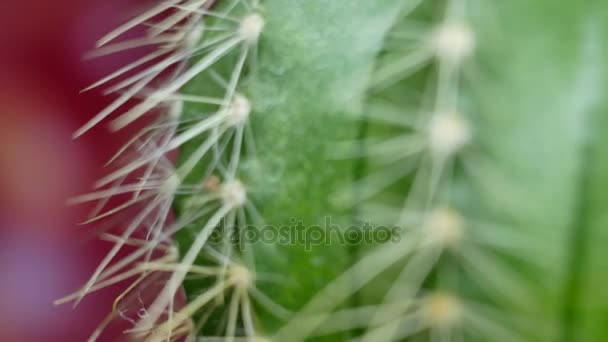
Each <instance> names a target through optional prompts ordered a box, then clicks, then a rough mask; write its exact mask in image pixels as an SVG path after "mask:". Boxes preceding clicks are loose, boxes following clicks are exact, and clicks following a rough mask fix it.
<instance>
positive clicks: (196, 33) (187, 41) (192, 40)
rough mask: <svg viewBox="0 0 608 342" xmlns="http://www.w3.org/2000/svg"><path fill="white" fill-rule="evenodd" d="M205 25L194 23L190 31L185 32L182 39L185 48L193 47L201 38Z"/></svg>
mask: <svg viewBox="0 0 608 342" xmlns="http://www.w3.org/2000/svg"><path fill="white" fill-rule="evenodd" d="M204 32H205V27H204V26H203V25H196V26H195V27H194V28H193V29H192V30H191V31H190V32H188V33H187V34H186V36H185V37H184V40H183V43H182V44H183V47H184V49H186V50H190V49H192V48H194V47H195V46H196V45H197V44H198V42H200V41H201V39H203V34H204Z"/></svg>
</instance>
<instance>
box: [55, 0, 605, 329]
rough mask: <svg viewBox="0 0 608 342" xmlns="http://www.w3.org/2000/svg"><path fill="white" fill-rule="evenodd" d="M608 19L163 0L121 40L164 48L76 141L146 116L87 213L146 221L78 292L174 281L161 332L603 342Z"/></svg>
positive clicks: (542, 8)
mask: <svg viewBox="0 0 608 342" xmlns="http://www.w3.org/2000/svg"><path fill="white" fill-rule="evenodd" d="M602 8H603V6H602V5H601V4H599V3H594V2H568V3H558V2H555V1H551V0H538V1H534V2H530V1H524V0H511V1H482V0H424V1H423V0H377V1H360V0H358V1H348V0H333V1H317V0H309V1H298V0H263V1H255V0H234V1H230V0H222V1H217V2H215V1H212V0H162V1H158V3H157V4H156V5H154V6H153V7H151V8H150V9H149V10H147V11H146V12H144V13H142V14H141V15H139V16H137V17H135V18H134V19H133V20H131V21H129V22H127V23H126V24H125V25H124V26H121V27H119V28H117V29H116V30H115V31H113V32H111V33H110V34H108V35H107V36H106V37H103V38H102V39H101V40H100V41H99V44H98V45H99V47H98V50H97V51H96V54H105V53H112V52H114V51H117V50H122V49H130V48H134V47H139V46H142V45H146V46H152V47H153V48H152V50H151V52H149V54H148V55H146V56H144V57H142V58H141V59H139V60H137V61H134V62H133V63H132V64H129V65H126V66H125V67H124V68H122V69H120V70H117V72H116V73H114V74H112V75H109V76H108V77H107V78H105V79H103V80H100V82H97V83H96V84H94V85H92V86H91V87H90V89H88V90H94V89H98V88H101V87H103V88H105V90H106V92H108V93H112V94H116V96H117V99H116V101H115V102H114V103H113V104H112V105H111V106H110V107H108V108H107V109H106V110H104V111H103V112H101V113H99V114H98V115H97V116H96V117H95V118H94V119H93V120H91V122H89V123H88V124H87V125H85V126H84V127H83V128H82V129H81V130H79V131H77V132H76V133H75V136H79V135H81V134H85V133H86V131H87V130H89V129H91V128H92V127H94V126H97V125H99V124H103V123H105V122H108V124H109V127H110V129H111V130H115V131H118V130H123V129H129V128H130V127H132V123H133V122H136V121H138V122H141V121H143V122H145V123H146V125H145V128H143V129H141V130H135V132H134V133H133V139H132V140H131V141H130V142H129V143H128V144H126V145H125V146H124V148H123V149H121V150H120V151H117V154H116V156H115V157H114V158H112V160H111V161H110V163H109V165H110V167H112V169H111V171H110V172H109V173H108V175H107V176H106V177H104V178H103V179H101V180H100V181H99V182H98V183H97V184H96V185H95V186H96V189H95V190H94V191H93V192H91V193H89V194H85V195H83V196H81V197H78V198H75V199H74V200H73V201H74V202H75V203H81V202H98V203H99V204H98V205H97V207H96V208H95V209H96V210H95V211H94V213H93V215H92V216H91V219H90V220H88V222H91V223H92V222H98V221H106V220H108V219H119V220H128V222H129V224H128V227H127V228H126V229H125V230H123V231H121V232H119V233H118V234H109V233H105V234H103V236H102V237H103V238H105V239H109V240H111V241H113V242H114V243H115V244H114V248H113V249H112V250H111V251H110V253H109V254H108V256H107V257H106V258H105V259H104V260H103V261H102V263H101V264H100V265H99V267H98V268H97V270H96V271H95V273H94V274H93V275H92V276H91V278H90V281H89V282H88V283H86V284H84V286H83V287H82V288H81V289H80V290H78V291H77V292H75V293H74V294H73V295H71V296H68V297H66V298H65V299H64V300H63V301H67V300H77V301H78V300H80V299H82V298H83V297H84V296H86V295H87V294H88V293H90V292H92V291H95V290H97V289H100V288H103V287H105V286H107V285H108V284H111V283H114V282H118V281H122V280H125V279H128V280H129V281H130V283H131V284H132V285H131V286H130V287H129V289H128V290H127V291H125V293H123V295H121V296H120V297H119V298H117V301H116V303H115V307H116V310H115V311H116V312H114V313H113V315H110V316H109V317H110V319H111V318H114V317H115V316H116V313H117V312H118V311H120V310H119V308H120V307H121V306H128V305H131V304H129V303H132V301H133V299H132V297H136V296H140V297H141V294H142V293H148V292H146V291H145V289H146V288H149V287H151V286H153V285H152V284H157V283H158V282H159V281H160V283H161V285H162V286H160V287H161V288H160V289H159V290H158V291H155V292H154V293H153V296H151V298H149V299H147V300H146V302H147V303H145V304H146V305H145V307H144V308H142V310H143V311H142V313H141V314H140V315H139V316H138V317H137V319H135V320H133V327H132V329H130V330H129V331H128V332H129V333H131V334H133V335H134V336H136V337H137V338H141V339H143V340H146V341H165V340H166V341H172V340H176V339H178V338H181V337H187V338H188V340H194V339H195V338H196V337H199V336H203V337H208V338H211V337H216V338H218V339H219V340H226V341H240V340H246V341H254V340H256V341H261V340H269V341H304V340H320V341H342V340H351V339H354V340H361V341H400V340H410V339H411V340H423V341H424V340H430V341H556V340H563V341H602V340H603V339H604V338H605V336H606V331H605V327H604V326H602V319H601V318H599V316H601V315H598V314H601V313H602V312H603V311H604V308H605V307H606V302H607V301H608V300H607V298H605V296H602V295H601V293H602V292H603V289H602V287H601V285H602V284H603V280H604V278H603V275H602V269H603V267H604V266H603V265H602V261H601V260H602V256H601V255H599V254H598V253H601V252H600V251H601V246H600V245H599V244H600V243H601V241H603V236H602V234H603V220H604V215H603V208H602V204H603V203H604V195H603V192H602V186H601V185H602V184H604V183H606V180H605V179H604V178H605V176H604V174H603V172H602V171H604V170H606V161H605V160H604V157H603V154H602V147H603V144H605V143H606V142H605V141H604V140H605V139H604V138H602V135H601V131H600V129H601V127H603V124H604V121H605V120H604V119H603V118H604V116H602V109H603V107H602V104H603V103H602V95H601V94H602V91H603V89H604V86H605V83H604V76H605V72H604V69H603V59H602V56H603V52H604V51H603V49H604V42H603V40H602V35H603V33H605V32H604V27H603V22H602V19H604V18H602V17H601V13H602ZM136 26H148V28H147V31H146V35H145V37H143V38H137V39H135V40H129V39H127V38H124V39H123V38H122V37H123V35H124V34H126V33H127V32H128V31H130V30H131V29H133V28H134V27H136ZM121 39H122V40H121ZM133 99H139V102H137V103H135V104H134V105H131V106H129V104H130V103H131V102H130V101H131V100H133ZM118 111H119V112H118ZM159 111H160V114H158V112H159ZM111 116H112V117H111ZM175 151H179V156H178V157H177V160H176V158H175ZM116 197H119V198H121V199H122V200H121V202H120V204H118V205H115V206H114V207H111V209H104V208H106V205H107V204H108V201H111V200H112V199H113V198H116ZM174 214H175V217H176V218H175V220H173V216H174ZM300 237H302V238H301V239H300ZM127 247H128V248H127ZM126 249H127V250H129V252H128V253H125V252H124V250H126ZM133 279H134V280H133ZM181 289H185V293H186V297H187V302H186V304H184V305H177V304H176V303H177V300H176V298H177V297H179V296H180V293H181ZM148 294H149V293H148ZM106 323H107V322H104V323H103V324H102V325H100V328H99V329H98V330H97V331H95V332H94V333H93V335H92V337H91V340H95V339H97V338H98V337H99V334H100V333H101V331H102V330H103V327H104V324H106ZM203 340H205V339H203Z"/></svg>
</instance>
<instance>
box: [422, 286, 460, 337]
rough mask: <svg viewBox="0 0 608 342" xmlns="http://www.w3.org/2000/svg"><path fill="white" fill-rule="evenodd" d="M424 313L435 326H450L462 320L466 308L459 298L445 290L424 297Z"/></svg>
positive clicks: (427, 319)
mask: <svg viewBox="0 0 608 342" xmlns="http://www.w3.org/2000/svg"><path fill="white" fill-rule="evenodd" d="M422 309H423V315H424V318H425V320H426V321H427V322H428V323H429V324H430V325H431V326H432V327H435V328H449V327H453V326H455V325H458V323H460V322H461V321H462V316H463V313H464V308H463V307H462V303H461V302H460V300H459V299H458V298H456V297H455V296H453V295H451V294H449V293H443V292H436V293H433V294H430V295H428V296H427V297H426V298H425V299H424V304H423V307H422Z"/></svg>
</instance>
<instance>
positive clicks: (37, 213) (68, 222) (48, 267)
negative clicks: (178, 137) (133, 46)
mask: <svg viewBox="0 0 608 342" xmlns="http://www.w3.org/2000/svg"><path fill="white" fill-rule="evenodd" d="M144 4H145V1H141V0H104V1H97V0H53V1H49V0H19V1H6V0H5V1H0V26H1V28H2V29H1V30H0V341H7V342H9V341H19V342H29V341H45V342H54V341H58V342H59V341H61V342H72V341H75V342H76V341H85V340H86V338H87V337H88V335H89V334H90V332H91V331H92V330H93V329H94V328H95V327H96V326H97V325H98V324H99V323H100V322H101V321H102V320H103V318H104V317H105V316H106V314H107V313H108V312H109V310H110V308H111V305H112V300H113V298H114V296H115V295H116V293H118V292H119V291H120V289H121V285H118V286H114V287H112V288H110V289H107V290H104V291H101V292H99V293H96V294H94V295H92V296H90V297H87V299H85V300H84V301H83V302H82V303H81V304H80V305H79V306H78V307H77V308H76V309H73V308H72V305H71V304H67V305H63V306H59V307H56V306H54V305H53V304H52V302H53V300H55V299H58V298H60V297H62V296H64V295H66V294H68V293H70V292H73V291H74V290H76V289H77V288H78V287H79V286H80V285H82V284H83V282H84V281H86V279H87V278H88V277H89V276H90V275H91V273H92V272H93V270H94V268H95V265H96V263H97V262H98V261H99V260H100V259H101V258H102V256H103V255H104V253H105V251H107V249H108V244H105V243H103V242H100V241H99V240H97V239H94V238H93V234H92V232H91V229H90V228H89V227H88V226H81V225H78V224H77V222H79V221H80V220H82V219H83V218H84V217H85V216H86V214H87V212H86V211H85V210H86V208H85V207H69V206H67V205H66V199H67V198H69V197H70V196H73V195H76V194H82V193H84V192H86V191H87V190H88V189H90V185H91V183H92V182H93V181H94V180H95V179H97V178H99V177H100V175H101V174H102V173H103V168H102V165H103V163H104V161H105V160H107V158H108V157H109V156H110V155H111V153H112V151H115V150H116V147H117V146H119V145H120V144H121V142H122V141H124V139H123V137H122V136H120V135H110V134H109V133H108V132H107V131H106V130H105V129H96V130H93V131H91V132H90V133H89V134H87V135H85V136H84V137H82V138H79V139H77V140H72V139H71V135H72V132H73V131H74V130H75V129H77V128H78V127H79V126H80V125H82V124H83V123H84V122H86V121H87V120H88V119H89V118H90V117H91V116H93V115H94V114H95V113H97V112H98V111H99V110H100V109H101V108H103V107H104V106H105V105H106V104H107V103H108V101H110V100H111V99H110V98H107V97H103V96H102V95H101V94H100V93H99V92H89V93H84V94H79V91H80V89H82V88H83V87H85V86H86V85H88V84H91V83H92V82H94V81H95V80H97V79H99V78H100V77H102V76H103V75H105V74H107V73H108V71H109V70H112V69H113V68H116V66H118V65H123V64H124V63H125V61H127V60H130V59H132V58H134V57H135V55H136V54H137V53H138V52H127V53H122V54H117V55H113V56H110V57H108V58H101V59H95V60H91V61H85V60H83V55H84V54H85V53H86V52H87V51H89V50H91V49H92V48H93V46H94V43H95V40H96V39H98V38H99V37H100V36H102V35H103V34H104V33H107V32H108V31H110V30H111V29H112V28H113V27H116V25H117V24H118V23H120V22H123V21H124V20H125V19H126V18H128V17H129V15H130V14H132V13H134V11H137V10H138V7H139V6H142V5H144ZM123 328H124V327H121V324H120V323H119V324H115V325H114V326H112V327H111V328H110V329H109V330H108V333H107V334H106V335H104V337H103V338H102V341H119V340H122V339H123V338H124V335H121V334H120V331H121V330H122V329H123Z"/></svg>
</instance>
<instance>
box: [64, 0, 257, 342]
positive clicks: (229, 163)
mask: <svg viewBox="0 0 608 342" xmlns="http://www.w3.org/2000/svg"><path fill="white" fill-rule="evenodd" d="M214 5H215V1H213V0H163V1H161V2H160V3H159V4H157V5H156V6H154V7H152V8H151V9H149V10H147V11H146V12H144V13H142V14H140V15H139V16H137V17H135V18H134V19H132V20H130V21H129V22H127V23H126V24H124V25H122V26H120V27H119V28H117V29H116V30H114V31H113V32H111V33H109V34H108V35H106V36H105V37H103V38H102V39H100V40H99V42H98V46H97V49H96V50H95V51H94V52H93V53H92V56H101V55H105V54H109V53H116V52H120V51H123V50H127V49H133V48H139V47H143V46H151V47H153V50H152V52H149V53H148V54H146V55H145V56H143V57H141V58H139V59H137V60H136V61H134V62H132V63H130V64H128V65H126V66H124V67H123V68H121V69H119V70H117V71H116V72H114V73H112V74H111V75H108V76H107V77H105V78H103V79H101V80H100V81H98V82H96V83H94V84H93V85H91V86H90V87H88V88H86V89H85V91H89V90H92V89H97V88H100V87H102V86H103V87H105V88H104V89H105V93H106V94H112V95H115V96H116V99H115V100H114V101H113V102H112V103H111V104H110V105H109V106H108V107H106V108H105V109H104V110H103V111H101V112H100V113H98V114H97V115H96V116H95V117H94V118H93V119H91V120H90V121H89V122H88V123H87V124H85V125H84V126H83V127H82V128H80V129H79V130H78V131H76V132H75V134H74V136H75V137H78V136H80V135H82V134H84V133H86V132H87V131H88V130H90V129H92V128H93V127H95V126H97V125H99V124H100V123H102V122H104V121H106V120H108V118H109V117H110V116H116V117H114V118H113V119H112V120H111V121H110V124H109V126H110V129H111V130H114V131H116V130H120V129H123V128H124V127H126V126H128V125H131V124H132V123H134V122H135V121H141V120H144V121H146V120H147V121H146V124H145V125H144V128H142V129H141V130H139V132H137V133H136V134H135V135H134V136H133V138H132V139H130V140H129V141H128V142H127V143H126V144H125V145H124V146H123V147H122V148H121V149H120V150H119V151H117V152H116V154H115V155H114V156H113V157H112V158H111V160H110V161H109V162H108V165H107V166H108V167H109V168H110V170H111V171H110V173H109V174H107V175H106V176H105V177H103V178H102V179H100V180H99V181H98V182H97V183H96V185H95V186H96V189H95V191H93V192H91V193H89V194H86V195H83V196H79V197H77V198H74V199H72V200H71V202H73V203H85V202H96V203H97V205H96V206H95V208H94V211H93V213H92V214H91V218H90V219H88V220H87V221H86V223H91V222H94V221H101V222H105V221H104V219H107V218H114V217H115V216H116V217H120V218H123V219H125V220H127V222H128V225H127V227H126V228H124V229H120V230H119V233H118V234H110V233H104V234H103V236H104V237H105V238H106V240H108V241H110V242H112V243H113V246H112V248H111V250H110V251H109V253H108V254H107V255H106V257H105V258H104V259H103V260H102V261H101V263H100V264H99V266H98V267H97V269H96V270H95V272H94V274H93V275H92V276H91V278H90V279H89V281H88V282H87V283H86V284H85V285H84V286H83V287H82V288H81V289H80V290H78V291H77V292H75V293H74V294H72V295H70V296H66V297H65V298H63V299H61V300H58V301H57V302H58V303H63V302H67V301H72V300H75V301H76V303H78V301H80V300H81V299H82V298H83V297H84V296H86V295H87V294H89V293H91V292H94V291H97V290H100V289H102V288H105V287H107V286H110V285H112V284H115V283H118V282H121V281H125V280H127V279H129V280H132V279H135V280H134V281H132V282H131V283H130V286H129V287H128V288H127V290H126V291H124V292H123V293H122V294H121V295H120V296H119V297H118V298H117V299H116V301H115V304H114V311H113V312H112V313H111V314H110V315H109V316H108V319H106V321H104V322H103V323H102V324H101V325H100V326H99V328H98V329H97V330H96V331H95V333H94V334H93V335H92V336H91V337H90V339H89V340H90V341H94V340H96V339H97V338H98V337H99V336H100V334H101V332H102V330H103V329H104V328H105V326H106V325H107V324H108V323H109V322H110V321H111V319H113V318H115V317H122V316H123V312H122V311H121V309H120V308H121V307H124V306H125V305H127V304H126V302H127V298H131V297H133V296H139V294H140V293H141V292H142V291H144V290H142V286H143V284H144V283H145V282H146V281H147V280H150V279H151V278H152V277H158V275H159V274H160V275H161V279H160V280H159V279H155V280H156V282H161V283H162V284H163V286H162V289H161V290H160V291H157V292H158V293H157V295H156V297H155V298H154V299H153V300H151V304H150V305H147V306H146V307H143V308H142V309H141V312H140V313H138V317H137V318H136V319H129V320H130V321H131V322H132V323H133V324H134V326H133V328H132V329H130V330H129V331H127V332H129V333H132V334H135V335H136V336H139V337H142V338H145V340H147V341H172V340H175V339H176V338H179V337H180V336H188V337H189V338H195V337H196V336H195V334H196V331H195V330H196V329H195V325H194V323H193V322H192V318H193V317H194V316H195V315H196V314H197V313H198V312H200V311H201V309H203V308H205V307H206V306H209V307H215V306H217V303H216V302H217V299H218V298H223V297H224V296H225V295H227V294H230V296H231V299H230V300H228V303H227V304H226V308H225V310H226V315H227V316H228V319H227V322H226V327H225V329H224V331H223V333H224V334H225V335H226V336H225V337H223V338H225V339H226V340H228V341H230V340H233V339H234V338H236V337H237V336H248V337H249V338H253V337H254V336H256V330H255V325H254V319H253V318H252V315H253V314H252V306H251V303H250V298H249V294H250V292H253V293H254V296H258V297H260V298H261V300H262V301H264V300H269V299H268V298H263V294H261V292H259V291H257V290H255V284H254V279H255V275H254V274H255V272H254V271H253V269H252V268H251V264H252V263H248V262H246V260H243V261H240V260H239V259H240V257H239V255H238V254H236V253H234V252H233V251H232V250H224V251H222V252H221V253H220V252H217V251H215V250H214V248H213V247H212V246H210V245H209V243H208V242H209V237H210V236H211V234H212V233H213V232H214V231H216V230H218V229H221V227H223V229H227V228H225V227H230V228H232V229H234V227H237V229H238V227H239V226H240V225H244V223H245V222H240V221H243V220H244V219H245V218H246V217H247V214H246V212H245V211H246V210H249V211H255V210H256V209H255V207H254V206H253V205H252V204H251V203H250V202H249V200H248V194H247V189H246V186H245V185H244V184H243V183H242V182H241V181H240V180H239V179H238V172H239V164H240V158H241V155H242V154H243V151H242V146H243V145H245V143H246V142H247V141H252V140H251V139H252V137H246V136H245V135H246V134H251V131H250V130H249V129H248V127H247V126H248V125H249V118H250V115H251V112H252V105H251V103H250V101H249V99H248V98H247V97H246V96H245V95H243V94H241V93H239V92H238V88H239V84H240V81H241V79H242V77H243V76H242V74H243V72H244V68H245V64H246V61H247V60H255V59H253V58H248V57H250V56H251V55H252V54H256V53H257V50H256V49H257V44H258V39H259V37H260V35H261V33H262V31H263V29H264V24H265V22H264V19H263V17H262V14H261V12H260V8H259V5H258V3H257V2H249V1H246V0H236V1H233V2H231V3H229V4H226V5H225V6H222V7H221V9H219V10H212V9H211V8H212V7H213V6H214ZM233 13H238V17H235V16H233ZM205 18H213V19H214V20H213V21H214V22H216V25H217V26H215V27H209V26H207V25H206V24H205V23H206V22H207V20H205ZM138 26H144V27H147V30H146V33H145V36H144V37H141V38H136V39H132V40H122V41H120V37H122V36H123V35H124V34H125V33H126V32H128V31H130V30H132V29H134V28H136V27H138ZM208 33H210V34H208ZM208 35H209V36H210V37H207V36H208ZM117 41H118V42H117ZM233 51H235V52H236V55H237V57H236V62H234V65H233V66H232V68H231V73H230V75H228V78H227V80H225V79H223V78H222V76H220V75H219V74H218V73H216V72H215V71H214V70H212V68H213V66H214V65H215V64H216V63H217V62H218V61H220V60H222V59H224V58H225V57H226V56H228V55H230V54H232V52H233ZM195 56H200V58H199V59H198V60H197V61H196V62H194V63H192V64H191V65H188V62H189V61H191V60H193V59H194V57H195ZM252 67H253V68H255V65H253V66H252ZM202 74H206V75H211V76H212V79H214V80H215V82H216V83H218V85H219V87H221V88H222V89H223V96H221V97H219V98H218V97H213V96H205V95H204V94H193V95H190V94H183V93H180V91H181V90H182V88H183V86H184V85H186V84H187V83H188V82H189V81H190V80H192V79H193V78H195V77H198V76H200V75H202ZM133 99H135V100H137V103H136V104H135V105H132V106H129V104H130V101H131V100H133ZM186 103H194V104H197V103H198V104H204V105H207V106H212V107H213V108H214V109H213V110H212V112H211V113H201V114H198V115H196V116H194V117H192V118H183V115H182V114H183V110H184V106H185V104H186ZM123 109H124V110H123ZM119 110H120V111H121V112H120V113H119V112H118V111H119ZM144 116H146V118H142V117H144ZM248 138H249V139H248ZM199 140H200V141H201V143H200V144H197V147H196V149H195V151H194V152H193V153H192V154H190V155H189V156H187V158H186V160H185V161H184V162H183V163H181V165H179V167H176V166H175V164H174V160H172V159H173V158H172V157H170V156H171V155H172V154H173V151H174V150H176V149H178V148H180V147H181V146H183V145H184V144H186V143H189V142H190V143H191V142H193V141H197V142H198V141H199ZM249 147H250V148H252V147H253V146H249ZM226 150H229V151H226ZM218 155H219V156H218ZM222 155H227V156H228V157H227V158H223V157H222ZM210 156H211V157H210ZM207 159H210V160H211V161H210V162H209V163H207V164H208V167H207V169H206V171H205V175H204V176H203V179H202V181H201V182H200V184H198V185H192V184H188V183H186V179H187V178H188V177H189V176H190V175H191V174H192V173H193V171H194V170H195V168H196V167H197V165H199V164H201V161H202V160H207ZM179 195H186V196H189V201H188V203H189V204H190V206H191V208H192V210H188V211H187V213H185V214H184V215H182V217H180V218H179V219H178V220H176V222H172V220H171V216H172V211H171V209H172V206H173V205H174V201H175V199H176V196H179ZM115 198H121V199H122V200H118V201H117V200H115ZM125 198H126V199H125ZM114 202H120V204H118V205H114V206H113V207H111V206H109V204H110V203H114ZM108 208H109V209H108ZM121 214H123V215H122V216H117V215H121ZM254 214H255V213H254ZM254 214H251V215H254ZM201 220H202V221H204V224H203V227H202V228H201V229H200V230H199V231H198V232H197V235H196V237H195V238H194V241H193V242H192V245H191V246H189V249H188V251H187V252H186V253H185V255H183V256H182V257H180V256H179V255H178V252H177V249H176V247H175V246H173V242H172V237H173V235H174V234H175V233H176V232H178V231H180V230H181V229H184V228H185V227H187V226H189V225H192V224H198V223H199V222H201ZM121 222H122V223H124V221H121ZM229 244H230V242H226V245H229ZM126 247H130V249H129V251H128V252H127V254H126V255H125V256H122V255H121V257H120V258H118V255H119V253H121V252H122V253H124V251H125V249H126ZM203 251H205V252H206V253H208V254H209V255H211V256H212V259H213V260H214V262H215V263H217V265H216V266H214V267H211V266H199V265H196V261H197V258H198V257H199V256H200V255H201V253H203ZM245 265H247V266H245ZM187 276H203V277H208V278H215V279H216V284H215V285H214V286H212V287H210V288H208V289H206V290H205V291H204V292H203V293H201V294H200V295H199V296H198V297H196V298H192V299H191V301H190V302H189V303H188V304H187V305H186V306H184V307H183V308H176V307H174V304H175V298H176V295H177V294H178V292H179V291H180V289H181V285H182V283H183V281H184V279H185V278H186V277H187ZM133 277H135V278H133ZM239 314H240V315H239ZM237 322H240V323H238V324H237ZM241 327H242V328H241ZM237 330H238V331H237Z"/></svg>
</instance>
